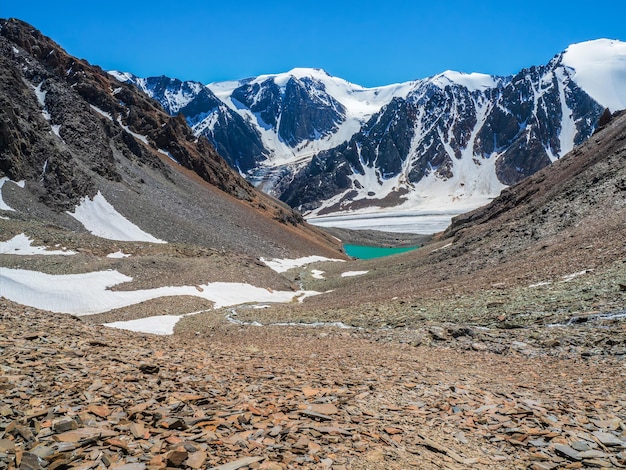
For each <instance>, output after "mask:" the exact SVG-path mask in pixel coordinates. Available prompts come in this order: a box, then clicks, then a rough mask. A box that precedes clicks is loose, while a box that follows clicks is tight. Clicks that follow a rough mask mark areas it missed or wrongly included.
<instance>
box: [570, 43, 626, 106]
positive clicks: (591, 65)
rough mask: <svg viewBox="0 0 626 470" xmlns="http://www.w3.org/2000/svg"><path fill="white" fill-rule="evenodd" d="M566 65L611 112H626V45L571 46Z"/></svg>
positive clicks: (585, 44) (586, 88)
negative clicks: (625, 110)
mask: <svg viewBox="0 0 626 470" xmlns="http://www.w3.org/2000/svg"><path fill="white" fill-rule="evenodd" d="M561 62H562V64H563V65H565V66H566V67H570V68H572V69H573V70H574V75H573V76H572V78H573V80H574V82H576V84H577V85H578V86H580V87H581V88H582V89H584V90H585V91H586V92H587V93H588V94H589V95H590V96H591V97H592V98H593V99H594V100H596V101H597V102H598V103H600V104H601V105H602V106H604V107H605V108H609V109H610V110H611V111H618V110H622V109H626V42H622V41H618V40H615V39H596V40H593V41H586V42H580V43H577V44H572V45H570V46H569V47H568V48H567V49H565V52H563V58H562V60H561Z"/></svg>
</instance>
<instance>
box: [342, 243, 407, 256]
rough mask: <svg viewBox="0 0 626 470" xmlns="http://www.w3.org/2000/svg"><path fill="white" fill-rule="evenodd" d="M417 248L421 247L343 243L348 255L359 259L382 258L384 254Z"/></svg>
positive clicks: (393, 253)
mask: <svg viewBox="0 0 626 470" xmlns="http://www.w3.org/2000/svg"><path fill="white" fill-rule="evenodd" d="M417 248H419V247H417V246H409V247H404V248H387V247H383V246H366V245H347V244H346V245H343V249H344V250H345V251H346V254H347V255H348V256H352V257H353V258H358V259H372V258H382V257H383V256H390V255H397V254H398V253H404V252H406V251H411V250H415V249H417Z"/></svg>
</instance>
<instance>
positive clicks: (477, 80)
mask: <svg viewBox="0 0 626 470" xmlns="http://www.w3.org/2000/svg"><path fill="white" fill-rule="evenodd" d="M431 80H432V82H433V83H434V84H435V85H437V86H438V87H440V88H445V87H446V86H448V85H460V86H463V87H465V88H467V89H468V90H469V91H470V92H472V91H484V90H488V89H490V88H495V87H496V86H498V82H497V81H496V80H495V78H494V77H492V76H491V75H486V74H484V73H475V72H474V73H463V72H455V71H454V70H446V71H445V72H443V73H440V74H439V75H435V76H434V77H433V78H432V79H431Z"/></svg>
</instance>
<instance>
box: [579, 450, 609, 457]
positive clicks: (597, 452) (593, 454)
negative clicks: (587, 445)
mask: <svg viewBox="0 0 626 470" xmlns="http://www.w3.org/2000/svg"><path fill="white" fill-rule="evenodd" d="M580 457H581V458H583V459H603V458H605V457H606V454H605V453H604V452H602V451H600V450H586V451H584V452H581V453H580Z"/></svg>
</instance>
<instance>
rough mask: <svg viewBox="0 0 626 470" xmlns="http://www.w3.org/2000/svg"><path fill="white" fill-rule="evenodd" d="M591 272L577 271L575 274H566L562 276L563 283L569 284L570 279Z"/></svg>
mask: <svg viewBox="0 0 626 470" xmlns="http://www.w3.org/2000/svg"><path fill="white" fill-rule="evenodd" d="M591 271H593V269H583V270H582V271H579V272H577V273H572V274H566V275H565V276H563V282H569V281H571V280H572V279H574V278H576V277H578V276H582V275H583V274H587V273H589V272H591Z"/></svg>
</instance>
